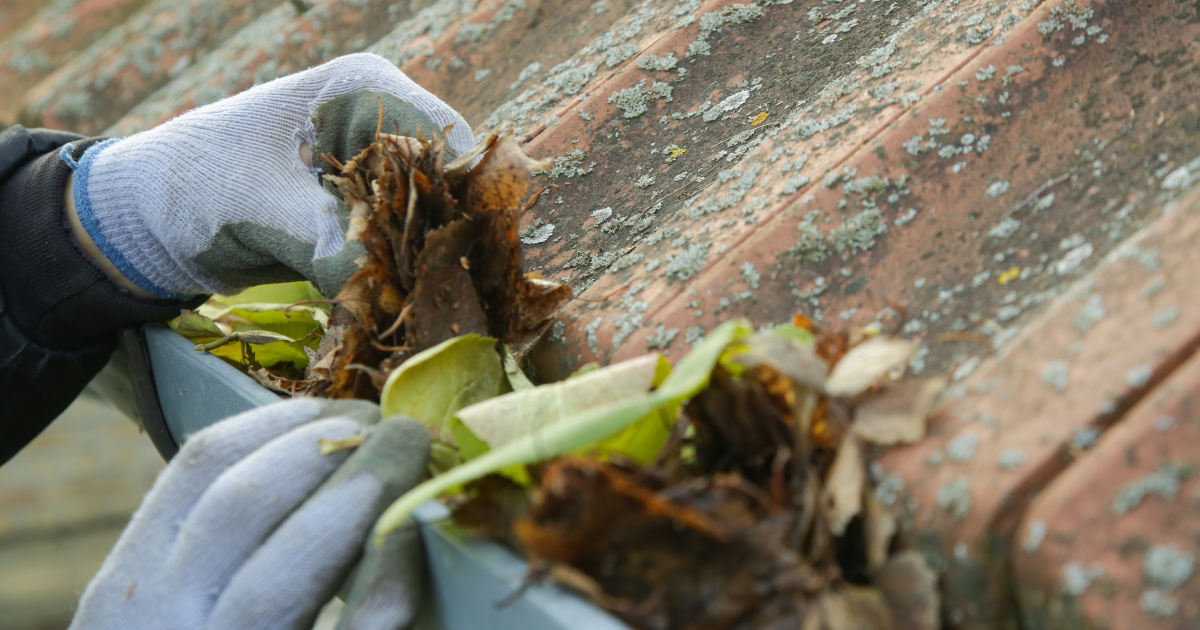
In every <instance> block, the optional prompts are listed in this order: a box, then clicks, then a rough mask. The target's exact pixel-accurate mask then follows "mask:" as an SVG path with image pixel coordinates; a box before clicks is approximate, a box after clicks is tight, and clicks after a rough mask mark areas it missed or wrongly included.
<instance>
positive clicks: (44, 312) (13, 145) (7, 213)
mask: <svg viewBox="0 0 1200 630" xmlns="http://www.w3.org/2000/svg"><path fill="white" fill-rule="evenodd" d="M99 140H101V139H100V138H92V139H81V138H80V136H76V135H73V134H67V133H63V132H58V131H48V130H43V129H25V128H23V127H21V126H19V125H18V126H15V127H11V128H9V129H8V130H6V131H4V132H3V133H0V464H3V463H4V462H6V461H8V460H9V459H10V458H11V457H12V456H13V455H15V454H16V453H17V451H19V450H21V449H22V448H23V447H24V446H25V445H26V444H28V443H29V441H30V440H32V439H33V438H34V437H36V436H37V434H38V433H40V432H41V431H42V429H44V428H45V427H46V425H48V424H50V422H51V421H52V420H54V418H55V417H57V416H58V414H60V413H62V411H63V410H64V409H66V408H67V405H69V404H71V401H73V400H74V399H75V397H76V396H77V395H78V394H79V392H81V391H83V388H84V387H85V386H86V385H87V384H88V382H89V381H90V380H91V379H92V377H93V376H95V375H96V373H97V372H99V371H100V369H101V368H102V367H104V365H105V363H107V362H108V359H109V356H110V355H111V354H112V352H113V350H114V349H115V348H116V333H117V331H118V330H119V329H120V328H122V327H125V326H130V325H135V324H141V323H147V322H154V321H164V320H167V319H170V318H172V317H174V316H176V315H178V314H179V310H180V309H181V308H194V307H195V306H196V305H198V304H199V303H200V302H202V301H203V297H201V298H197V299H196V300H193V301H191V302H188V303H180V302H167V301H158V302H152V301H147V300H140V299H137V298H134V297H131V296H129V295H127V294H125V293H124V292H123V291H122V290H121V289H119V288H118V287H117V286H116V285H115V284H113V283H112V282H110V281H109V280H108V278H107V277H106V276H105V275H104V274H103V273H102V272H101V271H100V270H99V269H97V268H96V267H95V266H93V265H92V263H91V262H89V261H88V260H87V259H85V258H84V257H83V256H82V255H81V254H80V253H79V250H78V249H77V247H76V245H75V244H74V241H73V239H72V238H71V236H70V233H69V231H68V228H67V225H66V222H65V219H64V214H63V212H64V210H65V208H64V203H63V193H64V191H65V189H66V184H67V178H68V177H69V176H70V175H71V169H70V167H69V166H68V165H67V163H66V162H64V161H63V160H62V158H60V157H59V148H60V147H61V146H62V145H64V144H65V143H68V142H73V143H74V146H75V150H74V151H73V154H72V157H73V158H74V159H76V160H78V159H79V158H80V157H82V155H83V152H84V150H86V149H87V147H89V146H91V145H92V144H94V143H96V142H98V141H99Z"/></svg>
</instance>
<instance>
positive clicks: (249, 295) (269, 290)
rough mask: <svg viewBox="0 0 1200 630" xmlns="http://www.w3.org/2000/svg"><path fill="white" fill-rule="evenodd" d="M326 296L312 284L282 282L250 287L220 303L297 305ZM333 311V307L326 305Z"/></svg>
mask: <svg viewBox="0 0 1200 630" xmlns="http://www.w3.org/2000/svg"><path fill="white" fill-rule="evenodd" d="M323 299H325V296H323V295H321V292H320V291H318V290H317V288H316V287H314V286H313V285H312V283H311V282H282V283H279V284H262V285H259V286H256V287H250V288H249V289H246V290H245V291H242V292H241V293H238V294H237V295H230V296H221V297H220V301H221V302H223V303H224V304H225V305H226V306H233V305H235V304H254V303H268V304H295V303H296V302H307V301H309V300H323ZM325 307H326V308H328V309H332V306H331V305H325Z"/></svg>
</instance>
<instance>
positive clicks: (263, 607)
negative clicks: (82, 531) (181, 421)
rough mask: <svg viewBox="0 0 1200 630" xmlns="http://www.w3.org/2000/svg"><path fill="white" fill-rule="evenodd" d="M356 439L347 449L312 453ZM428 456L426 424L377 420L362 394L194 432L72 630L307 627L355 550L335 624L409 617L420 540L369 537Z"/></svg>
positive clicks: (387, 627) (270, 410) (300, 403)
mask: <svg viewBox="0 0 1200 630" xmlns="http://www.w3.org/2000/svg"><path fill="white" fill-rule="evenodd" d="M355 436H363V437H364V438H365V442H364V443H363V444H362V445H361V446H359V447H358V448H357V450H353V449H347V450H341V451H337V452H334V453H331V454H328V455H321V454H320V453H319V451H318V442H319V440H322V439H325V440H345V439H347V438H353V437H355ZM428 459H429V437H428V434H427V433H426V430H425V428H424V426H422V425H421V424H420V423H418V422H416V421H414V420H411V419H407V418H400V417H396V418H388V419H386V420H383V421H382V422H379V409H378V407H376V406H375V405H373V404H371V403H366V402H361V401H338V402H334V401H319V400H315V399H299V400H291V401H286V402H281V403H279V404H275V405H270V406H267V407H262V408H259V409H256V410H253V411H250V412H247V413H243V414H240V415H237V416H234V417H232V418H229V419H227V420H225V421H223V422H220V423H218V424H215V425H213V426H211V427H209V428H207V429H204V430H203V431H201V432H199V433H197V434H196V435H194V436H192V438H191V439H190V440H188V442H187V444H185V445H184V447H183V449H182V450H181V451H180V452H179V454H178V455H177V456H176V457H175V459H174V460H173V461H172V462H171V464H170V465H169V466H167V468H166V470H164V471H163V473H162V474H161V475H160V476H159V478H158V480H157V481H156V482H155V484H154V487H153V489H151V490H150V492H149V494H147V495H146V498H145V500H144V501H143V502H142V506H141V508H139V509H138V511H137V513H136V514H134V516H133V519H132V521H131V522H130V524H129V526H128V527H127V528H126V529H125V532H124V533H123V534H122V535H121V538H120V540H119V541H117V545H116V547H115V548H114V549H113V551H112V553H111V554H110V555H109V557H108V559H107V560H105V562H104V565H103V566H102V567H101V569H100V572H99V573H97V574H96V577H95V578H94V579H93V580H92V582H91V584H89V585H88V587H87V590H86V591H84V594H83V598H82V599H81V600H80V603H79V610H78V612H77V613H76V615H75V618H74V620H73V621H72V622H71V626H70V630H255V629H263V630H266V629H270V630H307V629H308V628H311V627H312V624H313V621H314V619H315V618H316V615H317V613H318V612H319V610H320V608H321V606H322V605H323V604H324V603H325V602H326V601H328V600H329V598H331V597H332V596H333V594H334V593H335V592H336V591H337V590H338V589H339V587H341V585H342V584H343V582H344V581H345V580H346V577H347V575H348V574H349V572H350V571H351V569H352V568H353V566H354V565H355V563H356V562H357V561H358V560H359V559H360V557H362V559H363V562H362V563H361V568H360V569H359V571H358V572H357V574H356V575H355V577H354V579H353V587H352V589H351V592H350V595H349V597H348V603H347V606H346V608H345V609H344V611H343V616H342V621H341V625H340V626H339V628H343V629H354V630H396V629H397V628H401V627H404V626H407V625H408V624H409V623H410V622H411V620H412V617H413V613H414V612H415V603H416V602H417V601H419V599H420V597H421V582H422V580H423V575H424V570H423V566H422V562H423V552H422V549H421V546H420V541H419V540H418V539H417V538H416V537H415V532H413V533H412V535H409V536H407V537H398V536H393V537H392V538H393V539H394V540H390V541H389V544H388V545H387V546H386V547H384V548H383V549H376V548H375V546H374V544H373V542H372V540H371V537H370V536H369V533H370V530H371V527H372V525H373V524H374V522H375V519H376V518H377V517H378V515H379V514H380V513H381V512H382V511H383V509H384V508H385V507H387V505H388V504H389V503H390V502H391V501H392V500H394V499H395V498H396V497H397V496H399V495H400V494H401V493H403V492H405V491H406V490H408V489H409V488H411V487H412V486H414V485H415V484H417V483H418V482H419V481H420V480H421V479H422V478H423V477H424V475H425V471H426V467H427V466H428ZM364 551H365V557H363V555H362V554H363V552H364Z"/></svg>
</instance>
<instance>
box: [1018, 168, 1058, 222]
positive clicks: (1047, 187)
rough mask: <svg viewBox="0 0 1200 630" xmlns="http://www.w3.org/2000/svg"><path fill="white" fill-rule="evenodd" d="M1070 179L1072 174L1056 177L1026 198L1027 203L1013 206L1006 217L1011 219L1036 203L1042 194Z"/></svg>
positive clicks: (1023, 202)
mask: <svg viewBox="0 0 1200 630" xmlns="http://www.w3.org/2000/svg"><path fill="white" fill-rule="evenodd" d="M1070 177H1071V174H1070V173H1063V174H1062V175H1059V176H1058V177H1055V178H1054V179H1052V180H1050V181H1048V182H1046V183H1045V184H1042V185H1041V187H1039V188H1038V189H1037V190H1035V191H1033V194H1031V195H1029V196H1028V197H1026V198H1025V201H1022V202H1021V203H1019V204H1017V205H1015V206H1013V207H1012V209H1011V210H1009V211H1008V212H1005V213H1004V216H1005V217H1011V216H1012V215H1014V214H1016V213H1017V212H1020V211H1021V209H1022V208H1024V207H1026V206H1029V205H1031V204H1032V203H1033V202H1034V201H1036V200H1037V198H1038V197H1041V196H1042V193H1044V192H1046V191H1047V190H1050V189H1051V188H1053V187H1055V186H1057V185H1059V184H1061V183H1063V182H1065V181H1067V179H1069V178H1070Z"/></svg>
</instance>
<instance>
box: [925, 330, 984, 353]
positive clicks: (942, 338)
mask: <svg viewBox="0 0 1200 630" xmlns="http://www.w3.org/2000/svg"><path fill="white" fill-rule="evenodd" d="M956 341H964V342H966V343H973V344H975V345H977V346H981V347H983V348H984V349H986V350H987V351H988V352H994V351H995V350H996V347H995V346H993V345H992V340H991V339H988V338H987V337H984V336H983V335H981V334H979V333H973V332H946V333H942V334H940V335H938V336H936V337H934V338H933V340H932V341H930V342H929V343H931V344H933V343H954V342H956Z"/></svg>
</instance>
